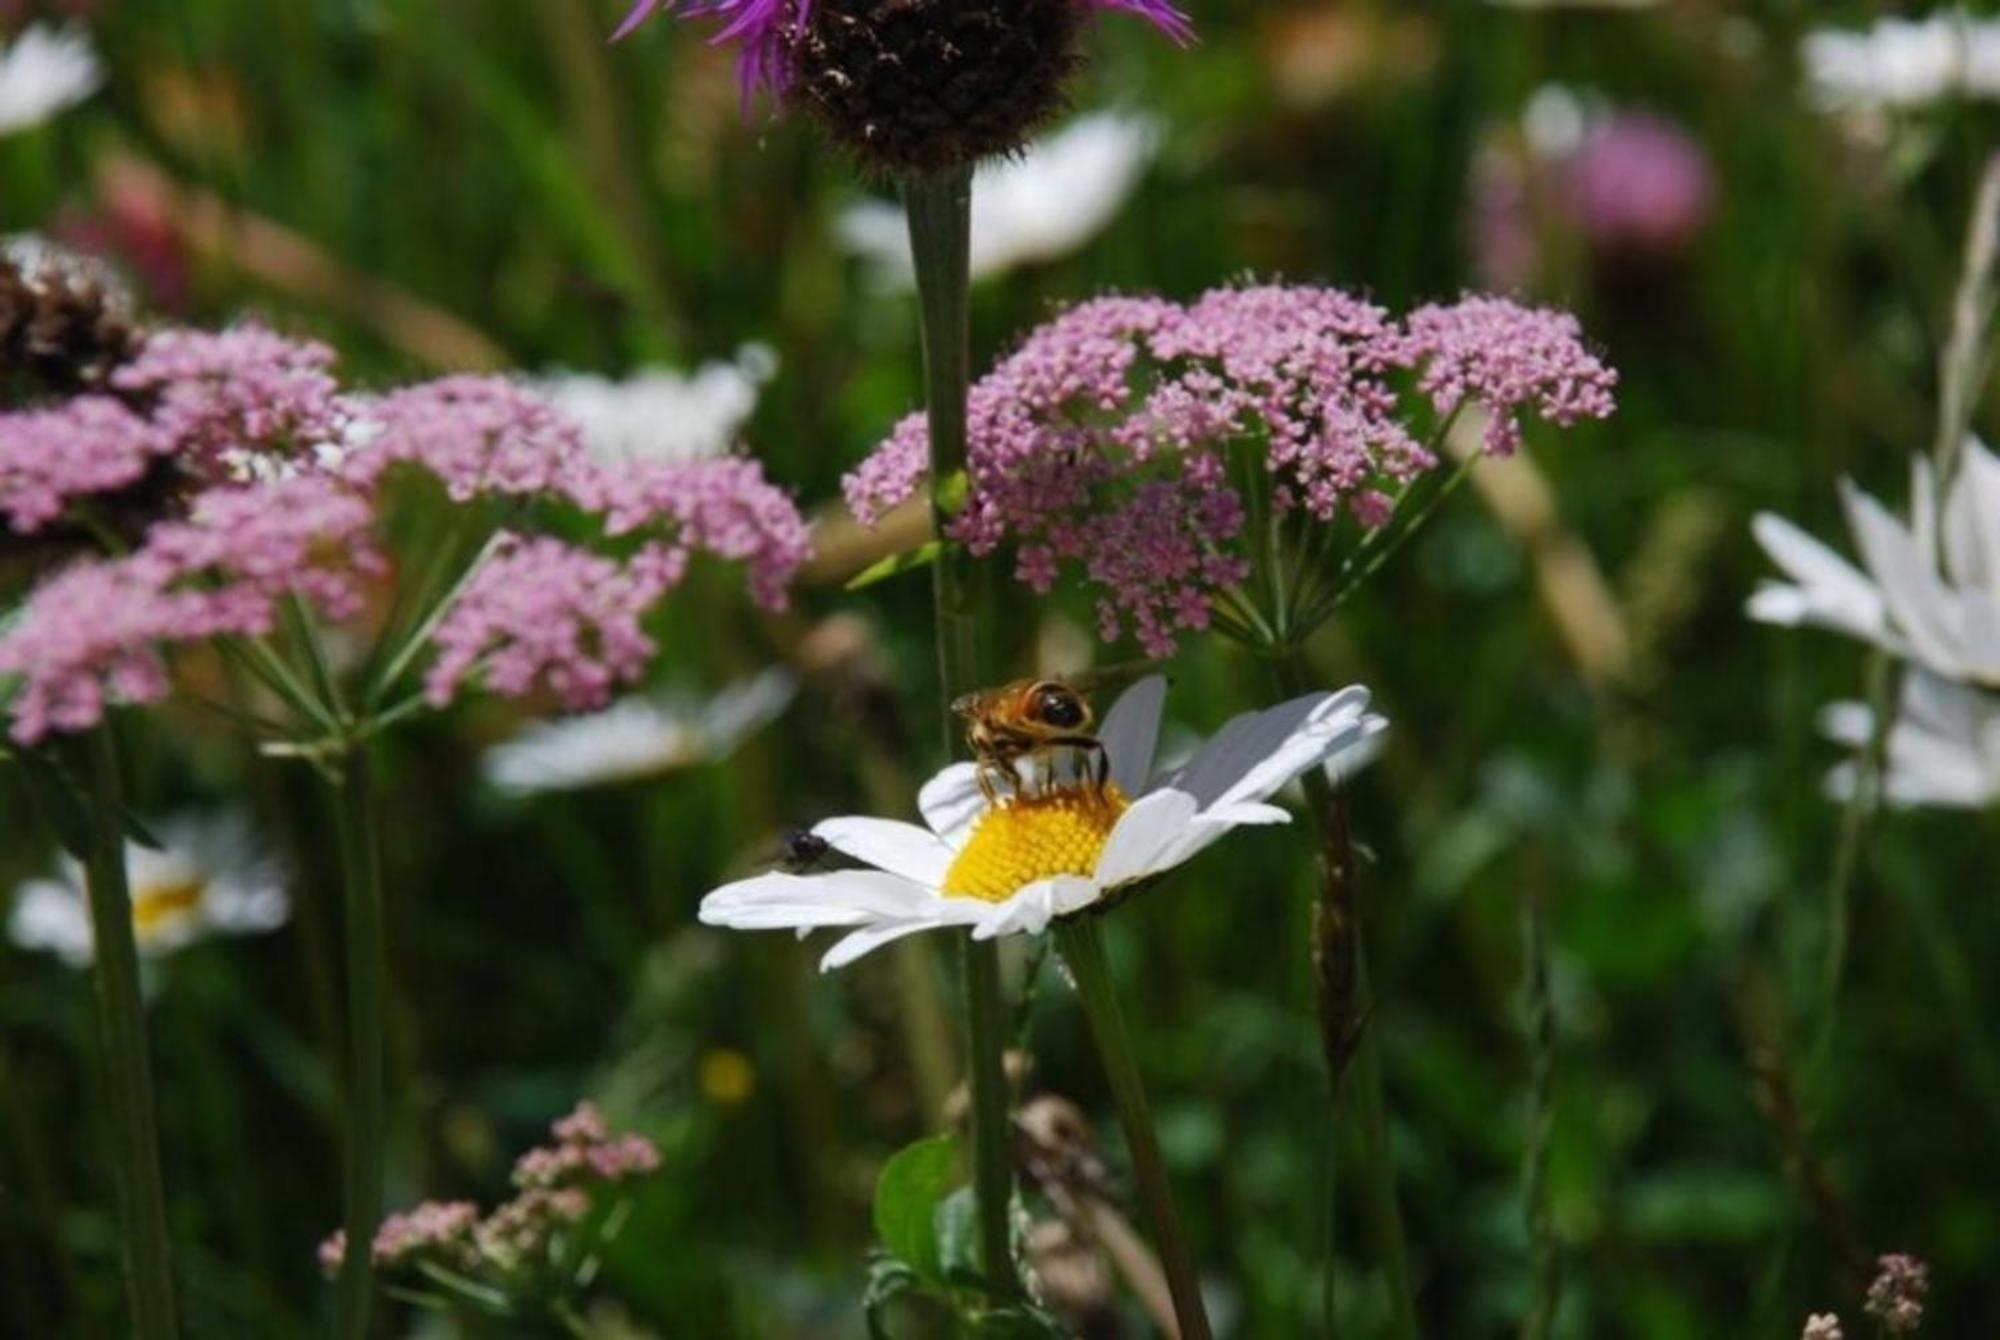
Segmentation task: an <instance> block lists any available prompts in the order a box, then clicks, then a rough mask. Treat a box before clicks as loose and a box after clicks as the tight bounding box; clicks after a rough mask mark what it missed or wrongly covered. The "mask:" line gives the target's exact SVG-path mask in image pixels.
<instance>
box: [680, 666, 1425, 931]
mask: <svg viewBox="0 0 2000 1340" xmlns="http://www.w3.org/2000/svg"><path fill="white" fill-rule="evenodd" d="M1165 700H1166V681H1165V680H1163V679H1161V678H1159V677H1158V676H1154V677H1152V678H1149V679H1145V680H1142V681H1140V682H1139V683H1138V684H1135V685H1133V686H1132V688H1130V689H1129V690H1127V691H1126V692H1125V694H1124V695H1123V696H1122V697H1120V698H1119V700H1118V702H1117V703H1116V704H1114V705H1113V706H1112V708H1111V711H1110V712H1109V713H1107V714H1106V715H1105V718H1104V724H1103V728H1102V731H1101V733H1100V734H1099V736H1098V738H1099V740H1100V741H1102V743H1103V745H1104V749H1105V754H1106V757H1107V761H1108V764H1109V771H1110V778H1109V782H1108V783H1107V784H1106V785H1105V786H1104V787H1103V788H1102V789H1100V788H1099V787H1098V786H1097V785H1096V784H1095V783H1094V782H1091V781H1086V780H1067V779H1063V778H1060V777H1054V776H1052V777H1049V778H1048V779H1047V780H1046V781H1045V782H1044V784H1043V785H1041V786H1039V787H1035V788H1031V789H1030V790H1029V791H1027V792H1026V793H1025V794H1021V795H1008V796H1005V797H1003V798H1002V799H1001V800H1000V801H999V803H997V804H995V803H992V802H989V801H988V800H987V799H986V797H985V795H984V794H982V792H981V790H980V787H979V781H978V772H977V768H976V767H975V765H973V764H971V763H956V764H953V765H952V766H951V767H948V768H946V769H945V770H944V771H943V772H940V773H939V774H938V775H937V776H935V777H933V778H931V780H930V781H929V782H927V783H925V785H924V788H923V790H922V791H921V792H920V793H919V794H918V797H917V807H918V809H919V810H920V811H921V812H922V814H923V817H924V825H923V826H919V825H916V824H910V823H902V822H899V821H897V820H893V819H876V818H867V817H859V816H857V817H849V818H838V819H828V820H826V821H825V822H823V823H821V824H819V825H818V826H816V827H815V828H814V829H813V830H812V831H813V835H814V836H815V837H818V838H820V839H821V840H823V841H825V842H826V843H827V844H828V845H829V846H831V847H832V848H833V849H834V850H836V851H838V852H840V853H842V854H843V855H845V856H848V857H850V858H852V859H854V860H856V861H860V862H862V863H863V864H864V866H866V867H868V868H865V869H850V870H835V871H830V872H826V873H821V874H806V875H798V874H786V873H772V874H765V875H759V876H756V877H755V878H752V879H746V880H740V881H738V882H737V883H734V884H730V885H726V886H725V887H723V888H720V889H717V890H716V891H715V892H713V893H711V894H709V895H708V896H707V897H706V898H704V899H702V902H701V919H702V921H704V922H706V923H707V924H709V925H711V926H729V927H733V928H734V929H737V930H796V931H799V932H800V933H804V932H806V931H809V930H814V929H818V928H822V927H838V928H841V929H843V930H846V931H847V932H848V934H847V935H845V936H844V937H842V939H841V940H840V941H839V942H837V943H836V944H835V945H834V946H833V947H832V948H831V949H829V950H828V951H827V953H826V956H825V957H824V958H822V959H821V960H820V967H821V969H822V970H824V969H830V968H838V967H843V966H845V965H846V964H849V963H852V962H853V961H854V960H855V959H857V958H860V957H861V956H862V955H863V954H866V953H868V952H870V951H871V950H874V949H877V948H879V947H881V946H882V945H885V944H888V943H889V942H891V941H893V940H897V939H900V938H902V937H903V936H906V935H913V934H915V933H917V932H919V931H927V930H932V929H935V928H938V927H943V926H963V927H967V928H969V929H970V930H971V932H972V934H973V937H974V938H975V939H982V940H984V939H991V938H992V937H994V936H999V935H1014V934H1028V935H1034V934H1039V933H1041V932H1042V931H1044V930H1046V929H1047V928H1048V925H1049V923H1050V922H1051V921H1053V920H1055V919H1056V918H1058V917H1062V916H1067V915H1069V914H1071V913H1073V912H1078V911H1081V910H1082V909H1084V908H1086V907H1089V906H1090V905H1091V904H1093V903H1096V902H1098V901H1099V900H1101V899H1103V898H1106V897H1108V896H1110V895H1112V894H1115V893H1116V892H1117V891H1118V890H1120V889H1123V888H1126V887H1129V886H1131V885H1134V884H1137V883H1139V882H1140V881H1142V880H1146V879H1150V878H1152V877H1153V876H1155V875H1160V874H1164V873H1165V872H1166V871H1168V870H1171V869H1173V868H1174V867H1175V866H1177V865H1180V864H1182V863H1183V862H1185V861H1188V860H1190V859H1192V858H1193V857H1194V856H1195V854H1196V853H1198V852H1200V851H1202V850H1203V849H1204V848H1206V847H1208V846H1209V845H1210V844H1211V843H1213V842H1215V841H1216V840H1217V839H1219V838H1221V837H1222V836H1224V835H1225V834H1227V833H1228V832H1229V831H1230V830H1231V829H1233V828H1236V827H1238V826H1240V825H1244V824H1275V823H1285V822H1287V821H1288V820H1289V818H1290V816H1289V815H1287V814H1286V813H1285V811H1284V810H1281V809H1279V808H1277V807H1276V806H1273V805H1270V804H1267V803H1265V802H1267V801H1268V800H1269V799H1270V797H1271V796H1273V795H1275V794H1277V792H1278V791H1279V790H1280V789H1281V788H1282V787H1283V786H1284V785H1285V784H1286V783H1287V782H1289V781H1291V780H1292V779H1293V778H1294V777H1297V776H1298V775H1299V774H1300V773H1302V772H1305V771H1306V770H1308V769H1310V768H1314V767H1319V766H1323V765H1325V764H1327V763H1330V762H1333V761H1335V760H1338V759H1340V758H1341V757H1342V756H1344V755H1346V754H1348V753H1349V752H1350V751H1353V750H1358V749H1364V748H1366V747H1367V745H1368V742H1369V741H1370V740H1371V739H1372V738H1373V737H1374V736H1375V735H1377V734H1378V733H1380V732H1381V731H1382V730H1384V729H1385V728H1386V727H1387V724H1388V723H1387V722H1385V721H1384V720H1383V719H1382V718H1381V717H1379V716H1376V715H1374V714H1372V713H1370V712H1369V711H1368V691H1367V690H1366V689H1364V688H1360V687H1358V686H1357V687H1352V688H1347V689H1343V690H1341V691H1340V692H1338V693H1317V694H1312V695H1309V696H1307V697H1304V698H1297V699H1294V700H1293V701H1291V702H1288V703H1283V704H1281V705H1279V706H1277V707H1273V708H1271V709H1269V710H1268V711H1263V712H1246V713H1244V714H1243V715H1241V716H1239V717H1236V718H1235V719H1233V720H1232V721H1230V722H1229V723H1228V724H1227V725H1225V726H1224V727H1223V728H1222V729H1221V730H1220V731H1218V732H1217V733H1216V735H1215V737H1214V738H1213V739H1211V740H1209V741H1208V743H1207V744H1206V745H1204V746H1203V747H1202V748H1201V749H1200V750H1199V751H1198V752H1197V753H1196V754H1195V756H1194V757H1193V758H1192V759H1190V760H1189V761H1188V763H1187V764H1186V766H1184V767H1182V768H1180V769H1179V770H1177V771H1175V772H1172V773H1168V774H1166V775H1164V776H1163V777H1161V778H1159V779H1158V780H1157V781H1153V782H1152V784H1151V785H1148V782H1149V780H1150V779H1151V778H1152V768H1153V754H1154V746H1155V743H1156V742H1157V740H1158V738H1159V731H1160V708H1161V706H1162V704H1163V703H1164V702H1165Z"/></svg>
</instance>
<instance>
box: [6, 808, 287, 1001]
mask: <svg viewBox="0 0 2000 1340" xmlns="http://www.w3.org/2000/svg"><path fill="white" fill-rule="evenodd" d="M153 835H154V836H155V837H157V838H158V839H159V840H160V849H159V850H158V851H155V850H153V849H152V848H150V847H143V846H140V845H139V844H138V843H136V842H127V843H126V845H125V875H126V878H127V880H129V881H130V883H131V891H132V928H133V930H134V932H135V933H136V935H137V937H138V941H139V952H140V953H141V954H143V955H146V956H148V957H153V956H158V955H162V954H170V953H173V952H175V951H176V950H180V949H185V948H186V947H187V946H188V945H190V944H193V943H194V942H195V941H197V940H200V939H202V938H204V937H205V936H208V935H211V934H225V935H249V934H254V933H256V932H259V931H269V930H275V929H277V928H278V927H279V926H282V925H283V924H284V923H285V918H286V917H287V916H288V915H289V914H290V912H291V899H290V897H289V895H288V894H287V893H286V883H287V879H288V872H287V870H286V867H285V863H284V862H283V861H282V860H280V859H278V858H277V857H275V856H273V855H272V854H270V853H269V852H267V851H265V850H263V849H261V848H260V847H259V846H258V844H257V842H256V839H255V838H254V837H253V835H252V834H251V831H250V827H249V825H248V824H247V823H245V822H244V821H243V819H242V818H241V817H239V816H236V815H228V814H224V815H191V814H184V815H177V816H175V817H173V818H171V819H168V820H167V821H166V822H165V823H163V824H161V825H160V826H159V827H158V828H156V829H155V830H154V832H153ZM7 930H8V935H9V937H10V938H11V939H12V940H13V941H14V943H15V944H17V945H19V946H21V947H22V948H23V949H37V950H43V951H46V952H48V953H52V954H55V955H57V956H58V957H60V958H61V959H62V960H63V961H64V962H65V963H68V964H69V965H70V966H72V967H78V968H81V967H85V966H87V965H88V964H89V963H90V961H91V956H92V955H91V941H92V936H91V926H90V903H89V895H88V893H87V892H86V891H85V888H84V875H83V868H82V867H81V866H80V865H79V864H77V862H76V861H74V860H72V859H70V858H68V857H65V858H63V860H62V862H61V864H60V865H59V867H58V869H57V872H56V874H55V876H54V877H52V878H48V879H34V880H29V881H28V882H27V883H25V884H23V885H21V887H20V888H19V889H18V890H16V891H15V897H14V910H13V914H12V916H11V917H10V918H9V919H8V923H7Z"/></svg>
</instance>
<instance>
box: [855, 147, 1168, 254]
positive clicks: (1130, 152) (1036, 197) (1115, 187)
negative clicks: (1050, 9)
mask: <svg viewBox="0 0 2000 1340" xmlns="http://www.w3.org/2000/svg"><path fill="white" fill-rule="evenodd" d="M1158 144H1159V130H1158V127H1157V126H1156V125H1155V124H1154V122H1152V121H1151V120H1148V119H1145V118H1142V117H1135V116H1126V115H1121V114H1119V113H1115V112H1097V113H1093V114H1092V115H1089V116H1083V117H1078V118H1077V119H1076V120H1075V121H1072V122H1071V123H1070V124H1069V125H1067V126H1064V127H1063V128H1062V129H1061V130H1059V131H1057V132H1056V133H1055V134H1053V135H1051V136H1049V137H1048V138H1047V139H1043V140H1039V141H1037V142H1036V143H1034V144H1032V145H1030V146H1028V149H1027V152H1025V153H1024V154H1022V155H1021V156H1020V157H1019V158H1009V159H1003V160H1001V161H998V162H994V163H989V164H986V165H985V166H982V167H981V168H980V169H979V170H978V172H977V173H976V174H975V175H974V177H973V183H972V277H973V278H974V279H989V278H992V277H993V276H996V275H1001V274H1005V273H1006V272H1007V271H1009V270H1012V269H1014V268H1015V267H1016V266H1019V265H1024V264H1027V263H1029V262H1032V261H1046V260H1054V259H1055V258H1057V257H1059V256H1066V255H1068V254H1069V253H1070V252H1072V251H1075V250H1076V249H1077V248H1078V247H1080V246H1082V245H1083V244H1084V243H1085V242H1088V241H1089V240H1090V239H1091V238H1093V237H1095V236H1096V235H1097V234H1098V233H1100V232H1102V231H1103V230H1104V228H1105V226H1106V225H1107V224H1109V223H1110V222H1111V220H1112V219H1113V218H1114V217H1115V216H1116V215H1117V213H1118V211H1119V209H1120V208H1121V207H1122V206H1123V205H1124V203H1125V201H1126V199H1127V197H1129V196H1130V195H1131V194H1132V190H1133V188H1134V187H1135V186H1137V185H1138V184H1139V178H1140V177H1141V176H1142V175H1143V174H1144V173H1145V171H1146V167H1147V165H1148V164H1149V163H1151V162H1152V160H1153V153H1154V151H1155V149H1156V148H1157V147H1158ZM837 227H838V230H839V234H840V240H841V243H842V245H843V246H845V247H846V248H847V250H849V251H850V252H853V253H854V254H855V255H857V256H859V257H861V258H862V259H863V260H864V261H866V262H868V263H869V266H870V268H871V269H872V270H873V271H874V272H875V275H876V278H877V281H878V282H879V283H881V284H882V285H883V286H885V287H888V288H900V289H908V288H913V287H915V284H916V270H915V268H914V266H913V264H912V262H911V259H910V233H909V223H908V222H907V221H906V220H905V218H904V217H903V209H902V206H900V205H893V204H890V203H888V202H887V201H882V200H867V201H863V202H862V203H860V204H858V205H854V206H852V207H850V208H849V209H848V210H847V211H846V212H845V213H843V214H842V215H841V216H840V221H839V224H838V225H837Z"/></svg>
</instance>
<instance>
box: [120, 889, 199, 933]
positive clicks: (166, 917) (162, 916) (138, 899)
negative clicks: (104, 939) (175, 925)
mask: <svg viewBox="0 0 2000 1340" xmlns="http://www.w3.org/2000/svg"><path fill="white" fill-rule="evenodd" d="M202 887H203V886H202V883H201V881H200V880H183V881H181V882H180V883H177V884H141V885H140V886H138V887H137V888H135V889H133V890H132V929H133V930H134V931H135V932H136V933H137V934H138V936H139V938H140V939H141V940H150V939H152V938H153V937H154V936H156V935H158V934H159V933H160V932H161V931H163V930H165V929H166V928H167V926H168V925H169V924H170V923H172V922H175V921H178V920H180V919H181V918H182V917H188V916H193V915H194V911H195V909H196V908H198V907H200V906H201V894H202Z"/></svg>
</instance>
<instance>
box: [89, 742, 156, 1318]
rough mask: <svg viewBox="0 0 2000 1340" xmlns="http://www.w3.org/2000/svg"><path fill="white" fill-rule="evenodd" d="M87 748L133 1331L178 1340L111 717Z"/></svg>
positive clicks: (102, 999)
mask: <svg viewBox="0 0 2000 1340" xmlns="http://www.w3.org/2000/svg"><path fill="white" fill-rule="evenodd" d="M85 748H86V750H87V753H88V769H89V771H88V777H89V791H90V803H89V804H88V805H87V806H86V807H85V808H86V810H87V812H88V823H89V834H90V847H89V851H88V854H87V857H86V860H85V862H84V867H85V872H86V882H87V885H88V888H89V892H90V916H91V933H92V936H93V944H94V947H95V956H96V964H97V971H96V974H95V976H96V979H97V1006H98V1026H99V1028H100V1029H101V1030H102V1033H103V1041H104V1055H105V1070H106V1072H107V1079H108V1088H109V1092H110V1094H111V1108H112V1112H111V1118H112V1124H113V1127H114V1134H115V1142H116V1148H117V1160H116V1169H115V1174H116V1182H117V1188H118V1218H119V1221H120V1224H121V1226H122V1227H123V1230H124V1242H123V1244H122V1246H123V1255H124V1258H125V1278H126V1282H127V1286H128V1288H129V1289H130V1291H131V1293H130V1300H129V1301H130V1304H131V1309H132V1333H133V1335H135V1336H137V1337H138V1338H139V1340H172V1337H173V1336H174V1335H175V1334H176V1330H177V1323H176V1321H175V1313H174V1283H173V1269H172V1263H171V1260H170V1257H169V1252H168V1248H167V1214H166V1193H165V1187H164V1183H163V1181H162V1179H161V1176H160V1150H159V1140H158V1137H157V1135H156V1129H157V1127H156V1122H155V1117H154V1106H153V1073H152V1062H151V1059H150V1058H149V1056H148V1054H147V1049H146V1020H145V1008H144V1005H143V1002H142V1001H141V998H140V994H139V946H138V941H137V937H136V935H135V934H134V932H133V928H132V893H131V889H130V887H129V885H128V881H127V879H126V874H125V825H124V821H123V818H122V816H123V814H124V812H125V807H124V802H123V800H122V798H121V795H120V783H119V775H118V748H117V743H116V741H115V740H114V739H113V738H112V734H111V726H110V724H109V723H105V724H103V725H101V726H99V727H98V729H96V730H94V731H92V732H91V733H90V737H89V741H88V743H87V744H86V746H85Z"/></svg>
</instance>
